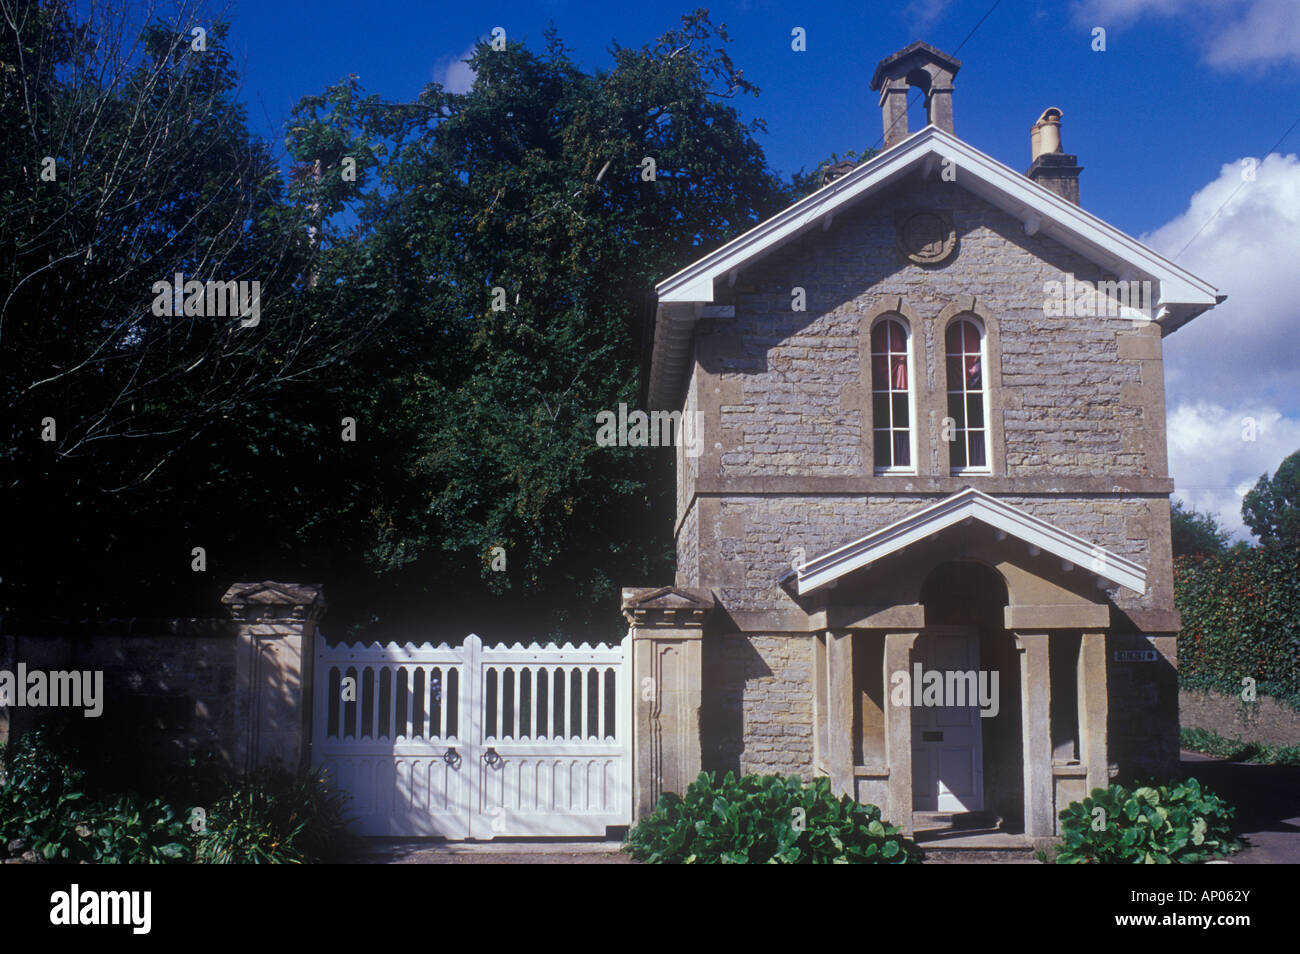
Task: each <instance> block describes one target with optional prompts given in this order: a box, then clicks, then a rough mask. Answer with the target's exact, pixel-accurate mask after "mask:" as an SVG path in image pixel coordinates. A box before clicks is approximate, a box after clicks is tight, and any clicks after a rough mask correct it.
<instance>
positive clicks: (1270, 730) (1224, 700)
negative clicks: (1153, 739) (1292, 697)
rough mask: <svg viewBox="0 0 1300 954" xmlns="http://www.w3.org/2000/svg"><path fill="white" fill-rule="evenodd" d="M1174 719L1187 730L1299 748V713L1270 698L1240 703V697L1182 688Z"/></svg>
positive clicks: (1261, 697) (1262, 696)
mask: <svg viewBox="0 0 1300 954" xmlns="http://www.w3.org/2000/svg"><path fill="white" fill-rule="evenodd" d="M1178 716H1179V721H1180V723H1181V724H1182V725H1183V726H1185V727H1187V728H1195V729H1208V730H1209V731H1211V732H1217V733H1218V734H1219V735H1221V736H1223V737H1224V738H1225V739H1242V740H1243V741H1246V742H1263V743H1265V744H1267V745H1285V746H1291V745H1300V712H1297V711H1296V710H1295V709H1292V708H1291V707H1290V706H1288V705H1285V704H1284V703H1281V702H1278V701H1277V700H1276V699H1274V698H1273V697H1271V696H1264V695H1261V696H1259V697H1257V698H1256V700H1255V701H1254V702H1243V701H1242V699H1241V697H1240V696H1227V695H1224V694H1222V693H1219V692H1198V691H1193V690H1186V689H1185V690H1181V691H1180V692H1179V693H1178Z"/></svg>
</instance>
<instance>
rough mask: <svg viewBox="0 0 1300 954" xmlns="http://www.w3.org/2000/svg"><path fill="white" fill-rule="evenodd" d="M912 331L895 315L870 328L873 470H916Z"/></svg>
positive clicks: (887, 471) (900, 472) (910, 471)
mask: <svg viewBox="0 0 1300 954" xmlns="http://www.w3.org/2000/svg"><path fill="white" fill-rule="evenodd" d="M911 343H912V335H911V331H910V329H909V328H908V327H907V325H906V324H904V323H903V322H902V321H900V320H899V319H897V318H881V319H880V320H878V321H877V322H876V324H875V325H874V326H873V327H872V329H871V414H872V428H873V430H874V432H875V433H874V434H873V438H874V455H875V470H876V473H878V474H889V473H899V474H912V473H915V472H916V471H915V464H913V462H912V461H913V459H914V457H915V454H914V453H913V447H912V435H913V429H912V360H911Z"/></svg>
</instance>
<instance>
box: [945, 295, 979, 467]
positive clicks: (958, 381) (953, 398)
mask: <svg viewBox="0 0 1300 954" xmlns="http://www.w3.org/2000/svg"><path fill="white" fill-rule="evenodd" d="M946 350H947V374H948V416H949V417H950V418H952V423H951V424H949V427H950V428H951V435H952V440H951V442H950V443H949V445H948V446H949V448H950V453H949V460H950V462H951V468H952V472H953V473H954V474H972V473H974V474H979V473H984V474H987V473H989V472H990V471H989V449H988V434H989V430H988V424H987V421H988V385H987V383H986V382H987V380H988V376H987V375H986V374H985V364H986V355H985V351H986V350H987V349H986V348H985V335H984V326H983V324H982V323H980V322H979V321H977V320H975V319H974V318H969V317H967V318H958V319H957V320H956V321H954V322H953V323H952V324H950V325H949V326H948V334H947V349H946Z"/></svg>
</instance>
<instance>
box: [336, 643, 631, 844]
mask: <svg viewBox="0 0 1300 954" xmlns="http://www.w3.org/2000/svg"><path fill="white" fill-rule="evenodd" d="M630 645H631V637H630V635H629V636H625V637H624V638H623V640H622V642H621V643H617V644H612V645H607V644H605V643H597V644H596V645H595V646H594V647H593V646H589V645H587V644H586V643H583V644H582V645H581V646H578V647H576V648H575V647H574V646H573V645H572V644H566V645H564V646H560V647H556V646H540V645H537V644H536V643H534V644H532V645H529V646H522V645H520V644H518V643H516V644H515V645H513V646H484V645H483V644H482V641H481V640H480V639H479V638H478V636H475V635H472V634H471V635H470V636H468V637H467V638H466V639H465V641H464V643H463V644H462V645H460V646H448V645H446V644H445V643H443V644H441V645H438V646H433V645H429V644H413V643H406V644H404V645H398V644H396V643H388V644H387V645H382V646H381V645H379V644H378V643H370V644H368V645H362V644H359V643H357V644H344V643H339V644H335V645H329V644H328V643H327V642H326V641H325V639H324V637H320V636H318V637H317V649H316V660H315V663H316V668H315V684H316V690H315V698H314V700H313V701H314V707H313V710H312V723H313V730H312V758H313V760H314V761H315V762H316V764H318V765H321V766H323V767H324V769H325V771H326V772H327V773H328V775H329V777H330V778H331V779H332V780H333V782H334V784H335V785H336V786H337V787H339V788H340V789H341V790H343V791H345V792H347V793H348V794H349V795H351V797H352V798H351V803H350V808H349V811H350V813H351V814H352V815H353V816H354V817H355V818H356V830H357V831H358V833H360V834H364V835H399V836H408V835H442V836H444V837H446V838H449V839H466V838H476V839H479V838H481V839H490V838H497V837H518V836H526V835H539V836H541V835H545V836H554V835H603V834H604V833H605V828H606V827H608V826H617V825H628V824H630V823H631V820H632V774H631V773H632V697H631V662H630V660H629V658H628V653H629V649H630Z"/></svg>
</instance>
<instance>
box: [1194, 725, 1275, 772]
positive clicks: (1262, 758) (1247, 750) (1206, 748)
mask: <svg viewBox="0 0 1300 954" xmlns="http://www.w3.org/2000/svg"><path fill="white" fill-rule="evenodd" d="M1178 741H1179V744H1180V745H1181V746H1182V747H1183V748H1185V749H1191V750H1192V751H1193V752H1204V753H1205V754H1206V755H1215V756H1218V757H1219V758H1223V759H1228V760H1230V761H1233V762H1256V763H1259V764H1261V765H1300V745H1269V744H1268V743H1267V742H1247V741H1246V740H1244V739H1225V738H1224V737H1223V736H1221V735H1219V733H1217V732H1211V731H1210V730H1209V729H1191V728H1186V727H1184V728H1183V729H1180V730H1179V732H1178Z"/></svg>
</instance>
